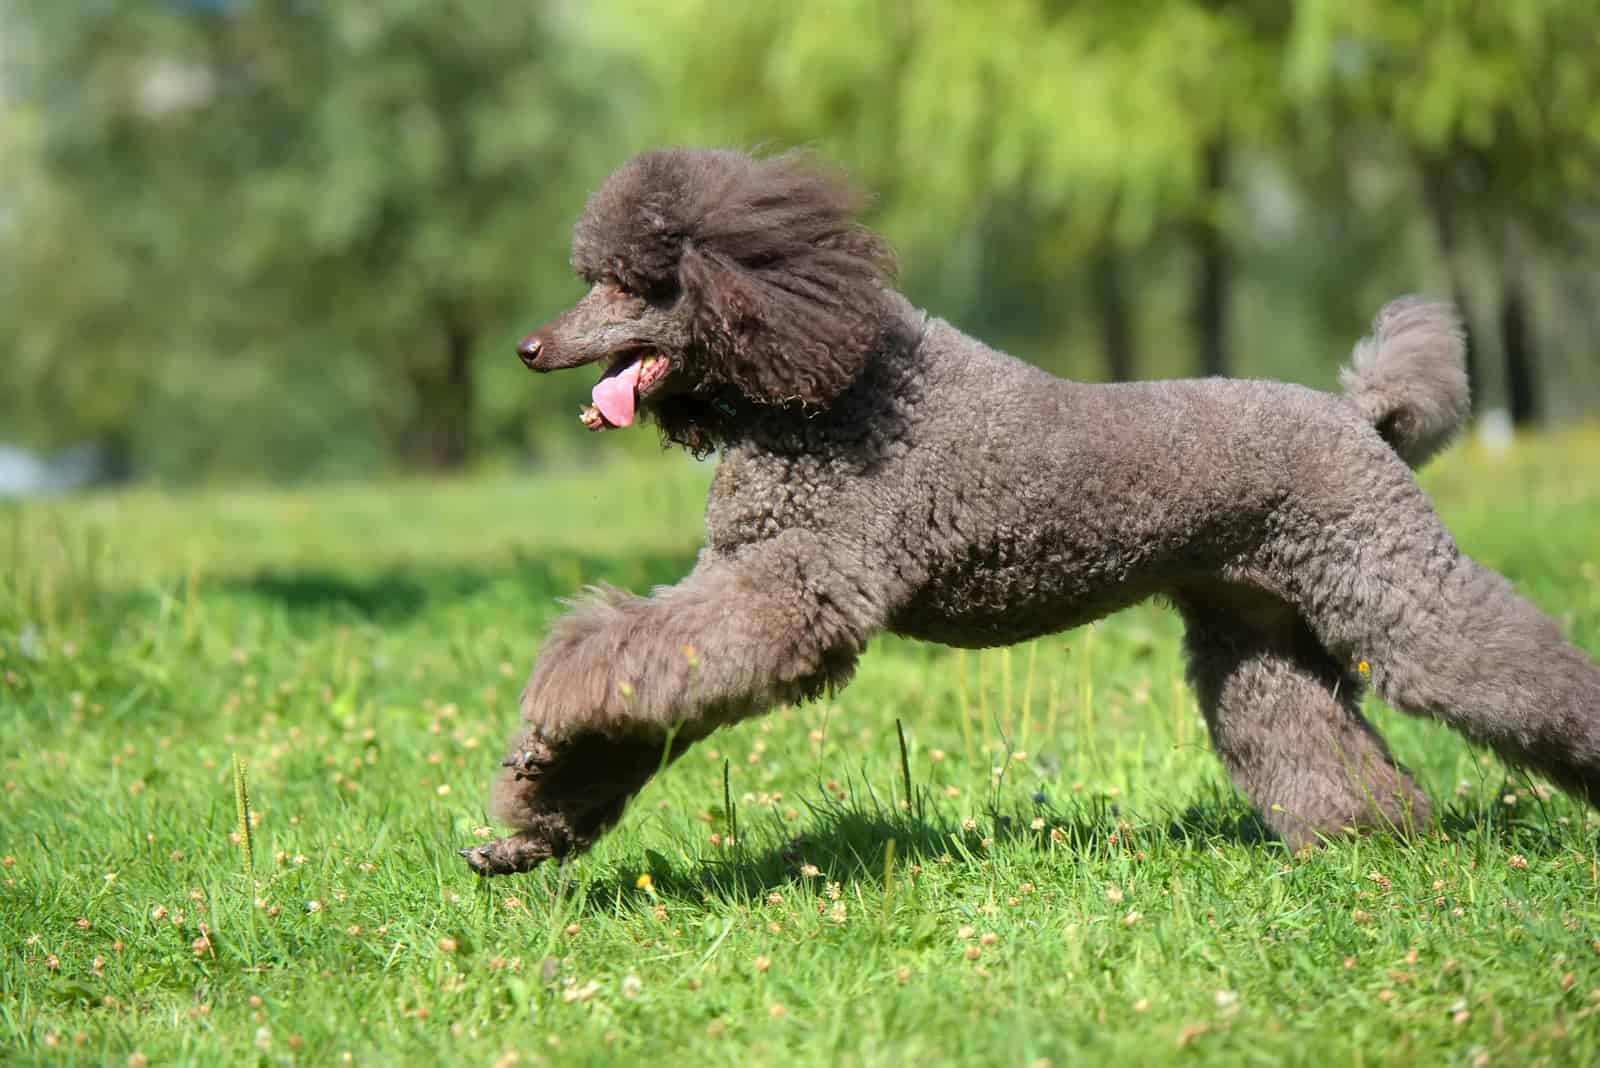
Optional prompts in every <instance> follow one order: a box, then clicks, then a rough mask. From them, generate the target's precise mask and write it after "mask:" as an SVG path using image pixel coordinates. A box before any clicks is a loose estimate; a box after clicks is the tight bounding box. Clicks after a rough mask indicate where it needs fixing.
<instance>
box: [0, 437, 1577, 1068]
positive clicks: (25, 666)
mask: <svg viewBox="0 0 1600 1068" xmlns="http://www.w3.org/2000/svg"><path fill="white" fill-rule="evenodd" d="M1596 455H1600V435H1597V434H1595V433H1593V432H1589V433H1585V434H1579V435H1569V436H1566V437H1562V438H1554V439H1545V440H1531V441H1525V442H1522V443H1520V444H1519V445H1518V447H1517V448H1516V450H1515V451H1513V452H1512V453H1511V454H1509V455H1507V456H1500V457H1493V456H1488V455H1484V454H1481V453H1477V452H1474V451H1473V450H1471V449H1462V450H1458V451H1457V452H1456V453H1455V454H1452V455H1450V456H1449V457H1447V458H1445V459H1444V460H1443V461H1442V462H1441V463H1440V464H1439V465H1438V467H1437V469H1436V470H1434V471H1432V472H1430V475H1429V483H1430V485H1431V487H1432V488H1433V489H1434V490H1435V491H1436V492H1437V494H1438V496H1439V498H1440V503H1441V508H1442V509H1443V511H1444V512H1445V514H1446V517H1447V518H1448V519H1449V520H1450V521H1451V523H1452V525H1453V526H1454V528H1455V529H1456V531H1457V532H1458V534H1459V536H1460V539H1461V541H1462V543H1463V545H1464V546H1465V547H1466V548H1467V550H1468V551H1470V552H1472V553H1473V554H1474V555H1476V556H1479V557H1480V558H1481V559H1484V560H1485V561H1486V562H1488V563H1490V564H1492V565H1494V566H1496V567H1499V568H1501V569H1502V570H1504V571H1505V572H1506V573H1508V574H1509V575H1510V576H1511V577H1512V578H1513V579H1514V580H1515V581H1516V582H1517V583H1518V585H1519V586H1520V587H1521V588H1522V589H1523V590H1524V591H1526V592H1527V593H1528V594H1529V595H1531V596H1532V597H1534V598H1535V599H1536V600H1538V601H1539V602H1540V603H1542V604H1543V605H1544V606H1545V607H1546V608H1547V609H1549V610H1550V611H1552V612H1553V613H1555V614H1556V615H1557V616H1558V617H1560V618H1561V619H1562V621H1563V623H1564V625H1565V626H1566V627H1567V629H1568V631H1569V633H1570V634H1571V635H1572V636H1573V637H1574V639H1575V640H1576V641H1578V642H1579V643H1580V644H1581V645H1583V646H1584V647H1585V648H1587V649H1589V650H1590V651H1591V652H1600V482H1597V480H1596V477H1595V476H1594V474H1593V466H1592V458H1593V457H1594V456H1596ZM1584 456H1588V457H1590V458H1591V459H1590V461H1589V463H1588V464H1587V465H1586V464H1585V462H1584V461H1583V460H1582V457H1584ZM708 477H709V468H708V467H705V466H703V465H696V464H693V463H690V462H688V461H686V460H683V459H682V458H681V457H667V458H664V459H662V460H661V461H658V462H651V463H637V464H636V463H632V462H630V463H629V464H625V465H620V466H614V467H605V468H596V469H594V470H591V471H587V472H583V473H580V474H575V475H571V476H563V477H560V478H547V479H532V478H529V479H510V478H502V479H497V480H480V481H474V482H469V483H464V484H454V483H444V484H435V483H404V484H398V485H390V486H348V487H332V488H325V489H318V490H313V491H303V492H213V493H205V494H197V495H181V496H167V495H163V494H159V493H154V492H138V493H132V494H126V495H107V496H97V497H91V498H87V499H83V500H73V501H66V502H62V503H59V504H49V505H29V506H25V507H22V508H12V509H10V510H6V511H0V657H3V659H0V677H3V682H0V762H3V771H0V779H3V781H4V791H3V793H0V854H4V864H5V867H4V868H3V869H0V940H3V947H4V948H3V954H0V1060H4V1061H6V1062H7V1063H11V1062H14V1061H20V1062H29V1061H39V1062H46V1063H58V1062H60V1063H66V1062H77V1063H94V1064H99V1063H107V1064H113V1065H121V1064H124V1063H132V1064H137V1063H141V1060H140V1058H141V1057H142V1058H146V1059H148V1062H149V1063H151V1064H167V1063H181V1062H194V1063H203V1064H213V1063H238V1062H251V1063H257V1062H259V1063H268V1064H280V1063H305V1064H338V1063H341V1061H342V1060H343V1061H345V1062H350V1061H353V1062H354V1063H359V1064H373V1065H379V1064H382V1065H389V1064H409V1063H419V1064H426V1063H438V1062H450V1063H464V1064H483V1065H489V1064H510V1063H522V1064H540V1063H550V1064H557V1063H559V1064H566V1063H584V1062H594V1063H613V1062H617V1061H619V1060H622V1059H624V1058H628V1059H633V1060H635V1061H638V1062H640V1063H645V1062H653V1063H660V1064H676V1063H695V1064H730V1065H752V1064H777V1063H782V1062H785V1061H789V1062H791V1063H802V1059H803V1062H804V1063H812V1064H864V1063H882V1064H896V1065H898V1064H906V1063H914V1062H915V1061H917V1060H921V1061H923V1062H925V1063H940V1064H943V1063H984V1064H1005V1065H1028V1064H1033V1063H1037V1062H1040V1061H1041V1060H1043V1059H1048V1060H1050V1061H1052V1062H1053V1063H1054V1064H1055V1065H1057V1066H1062V1065H1067V1064H1073V1063H1079V1062H1085V1063H1119V1064H1148V1063H1163V1062H1169V1061H1171V1062H1184V1063H1191V1062H1192V1063H1217V1064H1239V1063H1267V1064H1277V1063H1304V1064H1329V1063H1333V1064H1347V1063H1364V1064H1392V1063H1407V1064H1436V1063H1443V1064H1480V1063H1493V1064H1521V1063H1534V1062H1543V1063H1548V1064H1576V1063H1594V1062H1595V1061H1596V1060H1597V1058H1600V955H1597V952H1596V949H1597V948H1600V943H1597V942H1596V939H1597V938H1600V902H1597V887H1600V854H1597V852H1596V824H1595V821H1594V820H1593V819H1592V818H1591V816H1590V814H1589V813H1588V812H1586V811H1585V810H1583V809H1582V808H1580V807H1579V806H1577V805H1575V804H1574V803H1572V802H1570V801H1569V800H1567V799H1566V798H1564V797H1562V796H1560V795H1554V796H1547V791H1545V790H1544V789H1543V788H1542V787H1540V786H1539V785H1538V784H1536V783H1533V782H1530V781H1528V780H1527V779H1525V778H1523V777H1521V776H1518V775H1515V774H1510V773H1508V772H1507V771H1506V770H1505V769H1504V768H1503V767H1502V766H1501V765H1500V764H1499V763H1497V762H1496V761H1494V760H1493V759H1491V758H1489V757H1487V756H1485V755H1483V754H1481V753H1480V752H1478V751H1476V750H1474V749H1472V748H1470V747H1468V746H1467V745H1466V744H1464V743H1463V742H1462V741H1461V740H1460V739H1459V738H1457V737H1456V736H1455V735H1453V734H1451V733H1449V732H1446V731H1444V730H1441V729H1439V728H1436V727H1434V726H1432V725H1429V724H1425V723H1420V722H1417V721H1413V720H1408V719H1406V718H1404V717H1401V716H1399V715H1397V714H1394V713H1391V712H1388V711H1386V710H1383V709H1381V708H1376V707H1375V708H1374V709H1373V710H1372V711H1373V715H1374V716H1375V718H1376V719H1377V720H1378V722H1379V724H1380V727H1381V728H1382V729H1383V730H1385V731H1386V733H1387V734H1388V735H1389V737H1390V738H1391V740H1392V741H1393V743H1394V745H1395V747H1396V749H1397V750H1398V751H1399V753H1400V755H1401V756H1402V758H1403V759H1405V760H1406V761H1407V762H1409V763H1410V764H1411V765H1412V766H1413V767H1414V768H1415V770H1416V771H1417V773H1418V774H1419V776H1420V778H1421V779H1422V781H1423V783H1424V785H1425V786H1426V787H1427V788H1428V789H1429V790H1430V791H1431V792H1432V793H1433V794H1434V796H1435V797H1437V798H1438V799H1440V804H1439V806H1438V807H1439V818H1438V827H1437V828H1436V832H1437V833H1436V834H1435V836H1434V837H1433V838H1431V839H1430V840H1429V841H1427V842H1425V843H1422V844H1417V845H1412V846H1405V845H1401V844H1398V843H1396V842H1394V841H1392V840H1386V839H1381V838H1369V839H1362V840H1355V841H1348V842H1341V843H1338V844H1336V845H1334V846H1332V847H1330V848H1327V849H1324V850H1322V851H1321V852H1318V853H1316V854H1315V855H1313V856H1310V857H1309V858H1304V859H1296V858H1292V857H1290V856H1289V855H1287V854H1286V852H1285V851H1284V850H1283V848H1282V847H1281V846H1280V845H1278V844H1277V843H1275V842H1273V841H1270V840H1267V839H1265V838H1264V837H1263V835H1262V833H1261V829H1260V825H1259V823H1258V822H1257V820H1256V819H1255V818H1254V817H1253V816H1252V814H1251V812H1250V811H1249V809H1248V808H1247V807H1246V806H1245V805H1244V804H1243V803H1242V801H1241V800H1240V799H1239V798H1238V796H1237V795H1236V794H1235V793H1234V792H1233V790H1232V789H1231V787H1230V786H1229V785H1228V784H1227V781H1226V779H1225V777H1224V776H1223V774H1222V773H1221V771H1220V770H1219V768H1218V766H1217V764H1216V762H1215V760H1214V758H1213V757H1212V756H1211V755H1210V753H1209V752H1208V751H1207V749H1208V745H1207V741H1206V738H1205V732H1204V728H1203V725H1202V724H1201V722H1200V720H1199V717H1198V713H1197V710H1196V708H1195V705H1194V702H1193V699H1192V697H1191V696H1190V694H1189V693H1188V691H1187V689H1186V688H1185V687H1184V686H1183V685H1182V682H1181V676H1182V665H1181V661H1180V657H1179V651H1178V640H1179V627H1178V625H1177V623H1176V621H1175V620H1174V619H1173V618H1172V616H1171V615H1170V614H1169V613H1166V612H1164V611H1162V610H1161V609H1159V608H1158V607H1155V606H1146V607H1141V608H1139V609H1137V610H1134V611H1130V612H1126V613H1123V614H1122V615H1119V616H1117V617H1115V618H1114V619H1111V620H1109V621H1107V622H1105V623H1103V624H1101V625H1099V626H1096V627H1093V628H1088V629H1084V630H1080V631H1077V632H1075V633H1072V634H1068V635H1062V636H1057V637H1053V638H1050V639H1047V640H1043V641H1039V642H1036V643H1033V644H1030V645H1024V646H1019V647H1016V648H1014V649H1010V650H996V651H991V652H985V653H982V654H976V653H960V652H954V651H950V650H945V649H941V648H935V647H930V646H923V645H917V644H914V643H909V642H904V641H898V640H882V641H879V642H877V643H876V644H875V645H874V647H873V649H872V650H871V651H870V652H869V654H868V655H867V656H866V657H865V659H864V660H863V662H862V666H861V670H860V673H859V675H858V677H857V679H856V681H855V682H854V684H852V685H851V687H850V688H849V689H847V690H846V691H844V692H843V693H842V694H840V695H838V697H837V698H836V699H835V700H832V701H829V702H826V703H820V704H815V705H811V706H807V707H804V708H800V709H786V710H781V711H779V712H777V713H774V714H773V715H771V716H768V717H766V718H765V719H762V720H758V721H755V722H751V723H748V724H744V725H742V726H741V727H739V728H737V729H735V730H731V731H727V732H724V733H722V734H720V735H717V736H716V737H714V738H712V739H711V740H710V741H709V742H708V743H707V744H704V745H702V746H701V747H699V748H698V749H697V750H695V751H692V752H691V753H690V754H689V755H688V756H687V757H685V758H684V759H683V760H682V761H681V762H680V763H679V764H678V765H677V766H675V767H674V768H672V769H671V770H670V771H669V772H668V773H667V774H666V775H665V776H664V777H663V778H662V779H661V780H660V781H658V782H656V783H654V784H652V785H651V786H650V787H649V788H648V789H647V790H646V791H645V792H644V794H643V795H641V797H640V799H639V801H638V802H637V803H636V804H635V805H634V806H633V808H632V809H631V810H630V812H629V814H628V816H627V818H626V820H625V821H624V822H623V824H622V826H621V827H620V828H619V829H618V830H617V831H616V832H615V833H613V834H612V835H611V836H610V837H608V838H607V839H605V840H604V841H603V842H602V843H601V845H600V846H599V847H597V848H596V849H595V850H594V852H593V853H591V854H590V855H588V856H586V857H584V858H583V859H582V860H580V861H579V862H577V863H574V864H571V865H569V866H568V867H566V868H565V869H561V868H556V867H547V868H546V869H544V870H541V871H539V872H536V873H533V874H531V875H528V876H522V877H518V878H514V879H506V880H501V881H496V882H494V883H492V884H487V885H486V884H481V883H479V882H478V881H477V880H476V879H474V878H473V877H471V876H470V875H469V874H468V871H467V869H466V867H465V865H464V864H463V863H462V862H461V861H460V860H459V858H457V857H456V855H455V850H456V849H457V848H458V847H459V846H461V845H463V844H467V843H471V842H473V841H474V840H476V836H477V835H479V834H483V833H487V830H486V828H484V826H483V825H484V824H485V823H486V819H485V816H484V812H483V807H482V799H483V794H484V790H483V787H484V784H485V782H486V781H487V779H488V778H489V776H490V774H491V772H492V771H493V770H494V768H495V765H496V764H497V762H498V760H499V757H500V755H501V753H500V746H501V743H502V741H503V740H504V739H505V738H506V737H507V736H508V735H509V734H510V732H511V730H512V728H513V726H514V723H515V719H516V695H517V691H518V689H519V688H520V685H521V682H522V679H523V677H524V675H525V673H526V671H527V669H528V667H529V665H530V664H531V662H532V660H533V656H534V654H535V652H536V649H537V646H538V642H539V638H540V636H541V635H542V634H543V633H544V631H545V628H546V627H547V625H548V624H549V622H550V620H551V619H552V618H553V616H554V615H555V613H556V612H558V611H559V605H558V603H557V599H558V598H559V597H561V596H563V595H566V594H568V593H571V592H572V591H574V590H575V589H576V588H577V587H578V586H579V585H580V584H581V583H584V582H589V581H595V580H600V579H604V580H608V581H611V582H614V583H618V584H622V585H626V586H630V587H634V588H645V587H648V586H649V585H650V584H652V583H657V582H666V581H672V580H673V579H674V578H675V577H677V576H678V575H679V574H681V573H682V572H683V571H684V570H685V569H686V568H687V567H688V566H689V564H690V562H691V561H692V558H693V554H694V551H695V548H696V546H697V545H698V542H699V510H700V505H701V500H702V495H703V492H704V487H705V483H706V481H707V479H708ZM1595 711H1596V714H1600V709H1597V710H1595ZM901 723H903V724H904V730H905V738H906V743H907V750H906V755H907V760H906V761H905V763H904V764H902V759H901V750H900V745H899V741H898V736H897V730H896V728H897V724H901ZM235 758H238V759H240V760H242V761H244V762H246V763H247V766H248V776H249V803H250V807H251V810H252V812H253V814H254V816H255V817H256V824H255V826H254V828H253V831H252V835H251V838H252V840H253V847H254V873H255V879H256V885H255V886H254V887H252V886H251V885H250V875H249V874H248V869H247V865H246V862H245V859H244V855H243V851H242V849H241V847H240V845H238V844H236V843H235V842H234V841H232V840H230V835H237V833H238V828H239V817H238V812H237V808H236V799H235V779H234V776H235V770H234V761H235ZM907 772H909V779H910V790H911V795H912V804H911V806H910V811H907V808H906V807H905V806H904V805H903V802H904V801H905V800H906V777H907ZM725 774H726V775H727V777H728V784H729V791H728V795H729V800H731V802H732V805H731V809H732V810H731V811H729V807H730V806H727V805H725V802H724V775H725ZM735 824H736V826H737V840H736V841H734V842H732V843H731V844H730V843H729V842H728V841H727V838H728V836H729V835H730V834H731V833H732V832H733V828H734V826H735ZM719 843H720V844H719ZM644 875H648V876H649V878H648V879H645V880H641V876H644ZM686 1058H692V1059H686Z"/></svg>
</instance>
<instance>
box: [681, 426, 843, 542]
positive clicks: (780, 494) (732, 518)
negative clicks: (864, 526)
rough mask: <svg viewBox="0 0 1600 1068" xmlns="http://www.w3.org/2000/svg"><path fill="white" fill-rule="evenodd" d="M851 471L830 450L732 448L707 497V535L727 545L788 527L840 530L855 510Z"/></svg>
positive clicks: (761, 538)
mask: <svg viewBox="0 0 1600 1068" xmlns="http://www.w3.org/2000/svg"><path fill="white" fill-rule="evenodd" d="M850 474H851V472H849V471H848V470H847V469H846V464H845V463H844V461H842V460H840V459H837V458H830V457H827V456H812V455H804V454H801V455H782V454H777V453H770V452H759V453H743V452H740V451H737V450H735V451H733V452H730V453H729V454H728V455H727V456H726V457H725V458H724V459H723V461H722V464H721V465H720V466H719V467H718V468H717V476H716V479H715V481H713V482H712V485H711V494H710V497H709V498H708V500H707V502H706V534H707V538H708V540H709V542H710V544H711V546H712V547H713V548H715V549H718V550H720V551H728V550H731V549H735V548H738V547H739V546H742V545H749V544H753V543H756V542H762V541H766V540H768V539H770V538H773V537H776V536H777V535H778V534H781V533H782V532H784V531H786V530H811V531H818V532H820V531H827V530H837V529H838V528H839V527H840V525H841V523H840V521H841V519H842V518H844V517H845V516H847V515H848V514H849V513H850V511H851V509H850V508H849V507H848V502H847V501H846V500H844V499H843V498H844V497H846V496H848V494H847V493H846V490H845V488H846V487H848V486H849V485H851V484H852V481H853V480H852V479H851V478H850V477H849V476H850Z"/></svg>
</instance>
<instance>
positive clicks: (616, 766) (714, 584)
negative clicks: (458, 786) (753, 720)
mask: <svg viewBox="0 0 1600 1068" xmlns="http://www.w3.org/2000/svg"><path fill="white" fill-rule="evenodd" d="M862 559H863V555H862V554H861V553H859V552H851V551H849V549H848V548H847V547H846V546H844V545H842V544H839V543H829V542H827V541H825V540H823V539H821V538H818V537H816V536H814V535H810V534H806V533H803V532H797V531H788V532H785V533H783V534H781V535H779V536H778V537H776V538H773V539H772V540H771V541H768V542H763V543H761V544H759V545H755V546H747V547H744V548H742V549H741V550H739V551H735V552H730V553H715V552H712V551H711V550H707V551H706V552H705V553H703V554H702V557H701V561H700V564H699V565H698V566H697V567H696V568H695V570H694V571H693V572H692V573H690V575H689V576H688V577H686V578H685V579H684V580H683V581H682V582H681V583H679V584H678V585H676V586H671V587H665V588H662V589H659V590H657V591H656V592H655V594H654V595H653V596H651V597H637V596H634V595H632V594H628V593H622V592H619V591H617V590H611V589H602V590H597V591H593V592H591V593H590V594H588V595H587V596H585V597H584V598H583V599H582V600H580V601H579V602H578V603H577V604H576V605H575V606H574V607H573V609H572V611H571V612H569V613H568V614H567V615H566V616H564V617H562V618H561V619H560V620H559V621H557V623H556V625H555V627H554V629H553V630H552V631H551V634H550V637H549V639H548V640H547V641H546V642H545V646H544V649H543V650H542V651H541V653H540V656H539V662H538V665H537V666H536V667H535V668H534V671H533V675H532V677H531V678H530V679H529V681H528V686H527V689H526V690H525V691H524V692H523V697H522V714H523V719H524V720H525V722H526V723H527V730H526V732H525V733H524V734H523V735H522V736H520V737H519V739H518V741H517V743H516V744H515V745H514V746H513V748H512V751H511V755H510V756H509V757H508V758H507V759H506V761H505V771H504V772H503V774H502V776H501V778H500V779H499V781H498V782H497V784H496V788H495V809H496V815H498V816H499V817H500V818H501V819H502V820H504V821H505V822H507V823H509V824H511V825H512V826H514V827H516V828H518V833H516V834H514V835H511V836H510V837H507V838H502V839H499V840H498V841H495V842H491V843H488V844H487V845H483V846H478V847H475V848H472V849H467V850H463V851H462V855H463V856H464V857H466V858H467V860H468V862H469V863H470V864H471V865H472V866H473V867H474V868H475V869H477V870H478V871H479V872H480V873H482V874H486V875H497V874H502V873H505V872H513V871H526V870H528V869H530V868H532V867H534V866H536V865H537V864H539V863H540V862H541V861H543V860H546V859H548V858H550V857H559V856H565V855H567V854H569V853H573V852H579V851H582V850H584V849H587V848H588V847H589V846H590V845H592V844H593V842H594V841H595V839H596V838H598V837H599V836H600V834H601V833H602V832H604V831H605V829H606V828H607V827H609V826H611V825H612V824H613V823H615V822H616V820H617V818H618V817H619V816H620V815H621V813H622V810H623V807H624V806H625V805H626V803H627V801H628V799H629V798H630V797H632V796H633V794H634V793H636V792H637V791H638V790H639V788H640V787H642V786H643V785H644V784H645V782H647V781H648V780H649V778H650V776H651V775H652V774H654V773H655V771H656V769H657V768H659V767H660V766H661V765H662V764H663V763H664V762H666V761H668V760H671V759H672V758H674V757H676V756H677V755H678V754H679V753H681V752H682V751H683V750H684V749H685V748H687V747H688V745H690V744H691V743H692V742H694V741H696V740H698V739H699V738H703V737H704V736H705V735H707V734H709V733H710V732H711V731H713V730H715V729H716V728H717V727H720V726H723V725H725V724H728V723H732V722H734V721H735V720H738V719H740V718H743V717H745V716H749V715H753V714H755V713H758V712H762V711H765V710H766V709H767V708H769V707H771V706H772V705H774V704H779V703H785V702H793V701H799V700H804V699H805V698H808V697H812V696H814V695H816V694H818V693H820V692H821V691H823V690H824V689H827V688H829V687H833V686H838V685H842V684H843V683H844V681H845V680H846V679H847V678H848V677H849V675H850V672H851V671H852V670H853V668H854V666H855V661H856V657H857V655H858V654H859V653H860V651H861V649H862V647H863V646H864V645H865V644H866V641H867V638H868V637H869V636H870V635H871V634H872V633H873V632H874V631H876V630H877V629H879V628H880V627H881V626H882V623H883V620H884V618H885V616H886V611H885V605H884V602H883V601H882V600H881V599H880V598H881V597H882V596H883V592H884V590H885V583H883V582H882V581H881V580H879V579H878V578H877V577H876V576H868V575H867V574H865V569H864V565H863V564H862V563H861V561H862Z"/></svg>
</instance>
